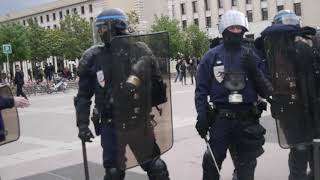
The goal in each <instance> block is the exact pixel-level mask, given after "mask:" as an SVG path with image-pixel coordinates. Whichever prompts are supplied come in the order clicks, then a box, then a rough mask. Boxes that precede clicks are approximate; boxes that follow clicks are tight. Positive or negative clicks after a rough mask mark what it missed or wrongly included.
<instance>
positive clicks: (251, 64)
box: [240, 53, 258, 77]
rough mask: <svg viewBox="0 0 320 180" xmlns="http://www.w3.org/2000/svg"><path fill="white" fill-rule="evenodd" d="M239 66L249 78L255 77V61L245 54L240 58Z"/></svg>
mask: <svg viewBox="0 0 320 180" xmlns="http://www.w3.org/2000/svg"><path fill="white" fill-rule="evenodd" d="M240 64H241V66H242V68H243V70H244V71H245V72H246V73H247V74H248V75H249V76H251V77H253V76H255V75H256V74H257V72H258V67H257V62H256V60H255V59H254V58H253V57H252V56H251V55H250V54H249V53H247V54H245V55H243V56H242V57H241V61H240Z"/></svg>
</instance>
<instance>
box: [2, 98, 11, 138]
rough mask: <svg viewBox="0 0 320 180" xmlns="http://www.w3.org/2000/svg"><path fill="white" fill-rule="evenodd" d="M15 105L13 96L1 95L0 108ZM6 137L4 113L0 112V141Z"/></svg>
mask: <svg viewBox="0 0 320 180" xmlns="http://www.w3.org/2000/svg"><path fill="white" fill-rule="evenodd" d="M13 106H14V100H13V97H3V96H0V110H2V109H6V108H12V107H13ZM5 139H6V136H5V127H4V122H3V118H2V114H1V113H0V142H1V141H4V140H5Z"/></svg>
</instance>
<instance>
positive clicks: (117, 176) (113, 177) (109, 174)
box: [103, 168, 125, 180]
mask: <svg viewBox="0 0 320 180" xmlns="http://www.w3.org/2000/svg"><path fill="white" fill-rule="evenodd" d="M124 176H125V172H124V171H123V170H120V169H117V168H107V169H106V175H105V176H104V179H103V180H124Z"/></svg>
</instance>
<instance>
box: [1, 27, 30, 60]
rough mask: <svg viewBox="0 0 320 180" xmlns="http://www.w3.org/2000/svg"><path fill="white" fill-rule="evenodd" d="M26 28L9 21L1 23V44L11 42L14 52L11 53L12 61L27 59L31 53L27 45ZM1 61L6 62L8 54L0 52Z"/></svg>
mask: <svg viewBox="0 0 320 180" xmlns="http://www.w3.org/2000/svg"><path fill="white" fill-rule="evenodd" d="M25 32H26V28H25V27H24V26H21V25H18V24H15V23H7V24H2V25H0V45H1V47H2V44H11V47H12V54H10V61H11V62H12V61H20V60H25V59H27V57H28V54H29V48H28V46H27V36H26V33H25ZM0 60H1V62H6V61H7V59H6V55H5V54H3V53H2V52H1V53H0Z"/></svg>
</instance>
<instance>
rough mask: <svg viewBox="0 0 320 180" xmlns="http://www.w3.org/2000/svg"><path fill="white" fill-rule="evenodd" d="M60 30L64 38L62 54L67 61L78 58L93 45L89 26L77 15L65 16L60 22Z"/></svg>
mask: <svg viewBox="0 0 320 180" xmlns="http://www.w3.org/2000/svg"><path fill="white" fill-rule="evenodd" d="M60 29H61V31H62V32H63V33H64V36H63V37H65V38H64V42H63V46H64V49H63V54H64V56H65V57H66V58H67V59H70V60H74V59H76V58H80V57H81V55H82V53H83V52H84V51H85V50H86V49H88V48H89V47H90V46H91V45H92V44H93V41H92V28H91V25H90V23H89V22H88V21H86V20H85V19H84V18H81V17H80V16H79V15H72V16H70V15H68V16H65V19H64V20H63V21H60ZM61 35H62V34H61Z"/></svg>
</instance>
